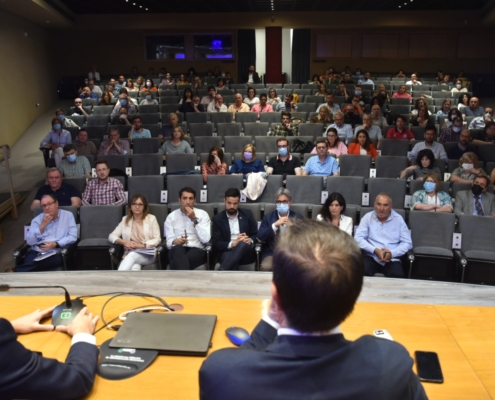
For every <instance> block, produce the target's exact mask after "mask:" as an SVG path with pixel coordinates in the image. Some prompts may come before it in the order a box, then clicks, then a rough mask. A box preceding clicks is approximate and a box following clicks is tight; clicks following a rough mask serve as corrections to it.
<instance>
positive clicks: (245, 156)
mask: <svg viewBox="0 0 495 400" xmlns="http://www.w3.org/2000/svg"><path fill="white" fill-rule="evenodd" d="M252 172H265V166H264V165H263V163H262V162H261V160H258V159H257V158H256V148H255V147H254V145H252V144H247V145H245V146H244V149H242V155H241V158H240V159H238V160H235V161H234V163H233V164H232V166H231V167H230V170H229V175H243V176H244V179H245V178H246V177H247V176H248V175H249V174H251V173H252Z"/></svg>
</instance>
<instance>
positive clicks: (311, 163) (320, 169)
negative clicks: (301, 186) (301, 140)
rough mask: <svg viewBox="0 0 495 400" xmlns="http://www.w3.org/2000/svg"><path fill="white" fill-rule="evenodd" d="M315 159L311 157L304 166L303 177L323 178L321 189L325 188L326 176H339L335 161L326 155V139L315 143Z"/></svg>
mask: <svg viewBox="0 0 495 400" xmlns="http://www.w3.org/2000/svg"><path fill="white" fill-rule="evenodd" d="M316 152H317V156H316V157H311V158H310V159H309V160H308V161H307V162H306V165H305V166H304V171H303V175H311V176H313V175H316V176H323V187H326V184H327V177H328V176H339V174H340V169H339V163H338V162H337V160H336V159H335V158H334V157H332V156H331V155H329V154H328V143H327V140H326V139H318V140H317V141H316Z"/></svg>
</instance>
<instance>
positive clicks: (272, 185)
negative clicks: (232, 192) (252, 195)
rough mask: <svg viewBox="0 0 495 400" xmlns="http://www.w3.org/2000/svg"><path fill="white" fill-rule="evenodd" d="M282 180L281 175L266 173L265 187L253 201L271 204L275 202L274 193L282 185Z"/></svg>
mask: <svg viewBox="0 0 495 400" xmlns="http://www.w3.org/2000/svg"><path fill="white" fill-rule="evenodd" d="M282 180H283V176H282V175H268V177H267V182H266V186H265V189H264V190H263V192H262V193H261V196H260V197H258V198H257V199H256V200H255V202H256V203H263V204H266V203H270V204H273V203H274V202H275V194H276V193H277V191H278V190H279V189H280V188H281V187H282ZM247 201H248V202H253V201H252V200H250V199H247ZM265 214H266V213H265Z"/></svg>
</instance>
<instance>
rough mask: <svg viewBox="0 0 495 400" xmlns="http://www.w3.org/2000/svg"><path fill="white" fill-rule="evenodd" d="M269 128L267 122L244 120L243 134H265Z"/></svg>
mask: <svg viewBox="0 0 495 400" xmlns="http://www.w3.org/2000/svg"><path fill="white" fill-rule="evenodd" d="M269 129H270V128H269V125H268V122H245V123H244V136H252V137H254V136H267V135H268V130H269Z"/></svg>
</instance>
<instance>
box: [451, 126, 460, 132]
mask: <svg viewBox="0 0 495 400" xmlns="http://www.w3.org/2000/svg"><path fill="white" fill-rule="evenodd" d="M461 129H462V127H461V126H454V127H452V130H453V131H454V132H455V133H459V132H460V131H461Z"/></svg>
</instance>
